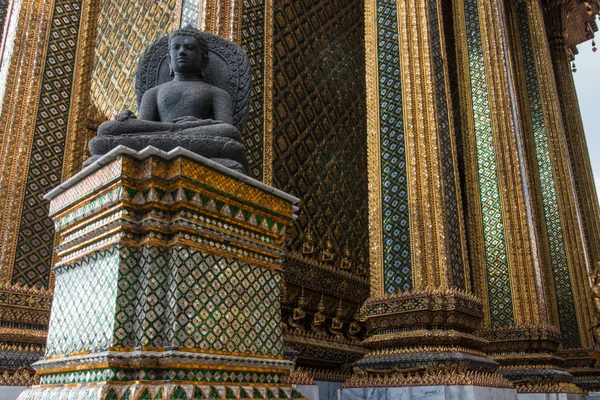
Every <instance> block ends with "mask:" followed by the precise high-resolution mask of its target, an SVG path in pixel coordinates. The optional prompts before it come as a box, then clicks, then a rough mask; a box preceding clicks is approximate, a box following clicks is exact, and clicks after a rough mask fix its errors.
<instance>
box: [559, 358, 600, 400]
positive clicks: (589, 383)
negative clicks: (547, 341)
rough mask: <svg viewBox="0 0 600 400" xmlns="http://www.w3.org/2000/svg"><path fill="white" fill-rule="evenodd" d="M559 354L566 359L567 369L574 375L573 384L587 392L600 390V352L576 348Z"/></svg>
mask: <svg viewBox="0 0 600 400" xmlns="http://www.w3.org/2000/svg"><path fill="white" fill-rule="evenodd" d="M558 354H559V355H560V356H561V357H563V358H564V359H565V369H566V370H567V371H568V372H569V373H570V374H571V375H573V382H572V383H573V384H575V385H577V386H578V387H579V388H581V389H582V390H583V391H585V392H600V368H598V366H599V365H600V352H598V351H594V350H592V349H589V350H584V349H575V350H566V351H561V352H560V353H558Z"/></svg>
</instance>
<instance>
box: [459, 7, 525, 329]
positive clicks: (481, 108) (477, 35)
mask: <svg viewBox="0 0 600 400" xmlns="http://www.w3.org/2000/svg"><path fill="white" fill-rule="evenodd" d="M464 4H465V22H466V27H467V48H468V57H469V71H470V78H471V95H472V101H473V117H474V120H475V136H476V151H477V162H478V168H479V192H480V200H481V211H482V215H483V232H482V233H483V237H484V247H485V254H486V269H487V278H488V279H487V280H488V296H489V304H490V315H491V323H492V327H499V326H503V325H507V324H514V314H513V305H512V293H511V286H510V276H509V270H508V258H507V254H506V240H505V236H504V223H503V221H502V205H501V203H500V192H499V187H498V176H497V175H496V153H495V147H494V137H493V134H492V125H491V117H490V108H489V104H488V92H487V83H486V75H485V66H484V62H483V44H482V41H481V32H480V26H479V13H478V10H477V0H465V3H464Z"/></svg>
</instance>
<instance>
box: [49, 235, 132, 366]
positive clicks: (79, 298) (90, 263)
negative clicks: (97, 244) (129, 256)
mask: <svg viewBox="0 0 600 400" xmlns="http://www.w3.org/2000/svg"><path fill="white" fill-rule="evenodd" d="M119 259H120V256H119V250H118V248H116V247H114V248H112V249H110V250H108V251H105V252H101V253H97V254H95V255H93V256H91V257H89V258H88V259H87V260H86V262H85V263H76V264H75V265H74V266H73V267H72V268H69V269H68V270H66V271H61V272H59V273H57V274H56V285H55V289H54V303H53V304H52V314H51V315H52V316H51V319H50V329H49V331H48V341H47V344H46V355H47V356H53V355H62V354H69V353H73V352H76V351H82V350H92V349H102V348H107V347H109V346H111V345H112V338H113V332H114V328H115V327H114V325H113V321H114V320H115V318H114V317H115V309H116V301H115V299H116V297H117V291H118V290H119V286H118V285H117V283H118V282H117V279H118V275H119V264H120V262H119ZM69 332H77V335H76V336H75V335H73V334H72V333H71V334H69Z"/></svg>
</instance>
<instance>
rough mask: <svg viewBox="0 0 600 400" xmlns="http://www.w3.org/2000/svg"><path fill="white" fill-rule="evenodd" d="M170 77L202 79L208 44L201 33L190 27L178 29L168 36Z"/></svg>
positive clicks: (206, 63) (206, 62)
mask: <svg viewBox="0 0 600 400" xmlns="http://www.w3.org/2000/svg"><path fill="white" fill-rule="evenodd" d="M169 56H170V58H171V75H175V74H181V75H183V76H186V77H188V78H197V79H200V78H203V77H204V70H205V68H206V66H207V65H208V60H209V58H208V44H207V43H206V39H205V38H204V35H203V33H202V32H201V31H200V30H198V29H196V28H194V27H192V26H191V25H188V26H186V27H185V28H181V29H178V30H176V31H174V32H173V33H171V34H170V35H169Z"/></svg>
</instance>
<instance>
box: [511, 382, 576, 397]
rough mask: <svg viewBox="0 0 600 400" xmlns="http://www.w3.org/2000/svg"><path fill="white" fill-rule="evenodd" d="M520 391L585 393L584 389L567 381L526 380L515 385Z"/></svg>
mask: <svg viewBox="0 0 600 400" xmlns="http://www.w3.org/2000/svg"><path fill="white" fill-rule="evenodd" d="M515 386H516V388H517V392H518V393H576V394H583V390H581V389H579V388H578V387H577V386H575V385H573V384H572V383H567V382H552V381H546V382H524V383H518V384H516V385H515Z"/></svg>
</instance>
